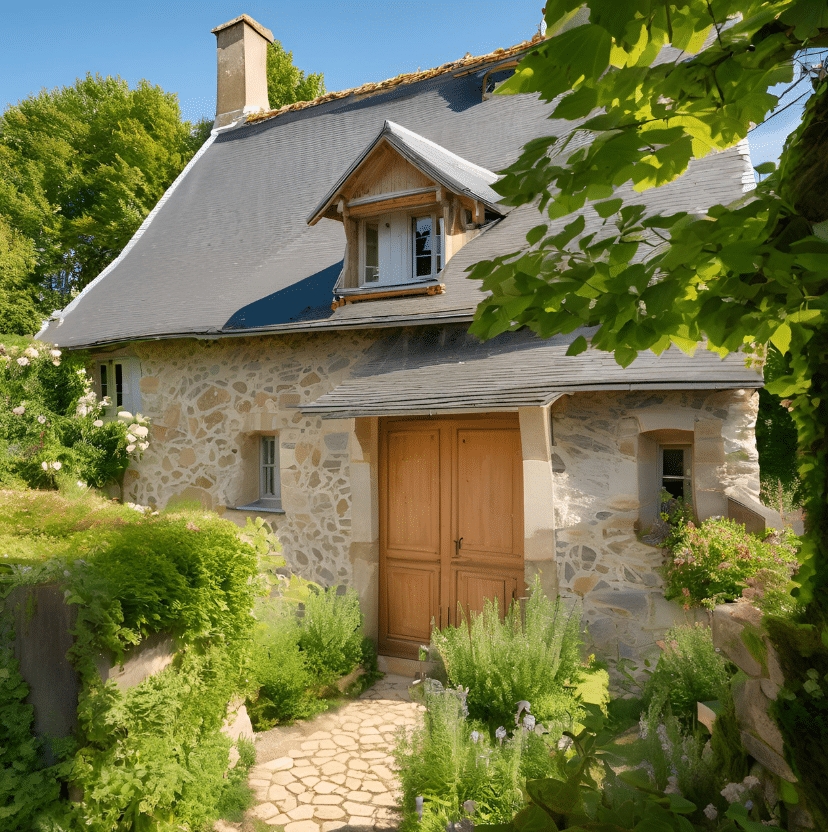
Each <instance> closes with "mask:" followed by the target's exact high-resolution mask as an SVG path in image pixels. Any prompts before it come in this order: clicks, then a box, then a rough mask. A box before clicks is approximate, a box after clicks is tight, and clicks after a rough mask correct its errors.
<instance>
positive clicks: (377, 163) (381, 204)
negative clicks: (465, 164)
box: [307, 128, 503, 225]
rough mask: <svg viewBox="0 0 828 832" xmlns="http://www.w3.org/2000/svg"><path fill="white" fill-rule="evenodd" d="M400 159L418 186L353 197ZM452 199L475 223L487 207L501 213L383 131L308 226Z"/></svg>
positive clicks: (431, 207) (425, 207) (431, 206)
mask: <svg viewBox="0 0 828 832" xmlns="http://www.w3.org/2000/svg"><path fill="white" fill-rule="evenodd" d="M400 160H401V161H402V162H404V163H406V164H407V165H409V166H410V167H411V168H413V169H414V170H415V171H417V173H418V174H419V176H420V177H421V179H423V180H424V182H422V183H421V186H420V187H414V188H404V189H401V190H397V191H391V192H386V193H380V194H374V195H371V196H354V194H355V193H356V190H357V186H358V185H360V184H362V185H364V184H365V183H366V182H370V181H371V180H375V179H378V178H379V177H381V176H382V175H383V173H384V171H385V170H386V168H387V167H388V166H389V165H390V164H393V163H394V162H395V161H400ZM454 198H457V199H459V201H460V203H461V204H462V205H463V207H464V208H468V209H469V210H470V211H472V213H473V215H474V217H475V222H482V221H483V220H482V216H483V214H484V213H485V209H486V208H488V209H490V210H492V211H494V212H496V213H498V214H501V215H502V214H503V208H502V207H501V206H499V205H497V204H496V203H493V202H490V201H488V200H485V199H482V198H479V197H478V196H477V195H475V194H473V193H471V194H470V193H467V192H466V191H464V190H462V189H461V188H459V187H455V186H454V183H452V182H450V181H448V180H446V179H445V178H444V177H443V176H440V174H439V171H437V170H431V169H429V166H426V165H424V164H422V162H421V160H420V159H418V158H416V157H414V156H412V155H411V154H410V153H407V152H406V148H405V146H399V145H398V144H396V143H395V142H394V141H393V140H391V139H389V136H388V134H386V132H385V128H384V129H383V131H382V132H381V133H380V135H379V136H378V137H377V138H376V139H375V140H374V142H373V143H372V144H371V145H369V146H368V147H367V148H366V149H365V151H364V153H363V154H362V155H361V156H360V157H359V158H358V159H356V161H355V162H354V163H353V164H352V165H351V167H350V168H349V169H348V170H347V171H346V172H345V174H343V176H342V177H341V178H340V180H339V182H338V183H337V185H335V186H334V188H333V189H332V190H331V191H330V192H329V194H328V196H327V198H326V199H325V200H324V202H323V203H322V204H321V205H320V206H319V207H318V208H317V209H316V210H315V211H314V213H313V214H312V215H311V216H310V217H308V219H307V223H308V225H316V223H318V222H319V220H321V219H322V218H323V217H324V218H327V219H332V220H338V221H340V222H343V221H344V220H345V219H346V218H348V217H351V218H354V219H358V218H361V217H371V216H377V215H380V214H388V213H391V212H393V211H406V210H413V209H423V210H434V209H437V208H438V207H440V206H441V205H443V204H445V202H446V201H447V200H448V201H451V200H452V199H454ZM478 218H480V219H478Z"/></svg>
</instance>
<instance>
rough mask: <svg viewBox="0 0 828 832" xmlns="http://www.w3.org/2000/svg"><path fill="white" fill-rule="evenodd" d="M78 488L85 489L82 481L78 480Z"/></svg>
mask: <svg viewBox="0 0 828 832" xmlns="http://www.w3.org/2000/svg"><path fill="white" fill-rule="evenodd" d="M78 488H86V483H85V482H84V481H83V480H78Z"/></svg>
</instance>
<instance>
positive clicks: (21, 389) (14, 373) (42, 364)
mask: <svg viewBox="0 0 828 832" xmlns="http://www.w3.org/2000/svg"><path fill="white" fill-rule="evenodd" d="M2 340H3V342H4V343H0V482H13V481H22V482H23V483H25V484H26V485H29V486H31V487H34V488H54V487H55V486H56V485H57V482H58V480H59V479H61V478H65V479H66V480H67V481H71V482H76V481H79V482H80V483H82V484H84V485H92V486H95V487H98V488H100V487H103V486H104V485H106V484H108V483H111V482H116V483H120V481H121V479H122V477H123V474H124V471H125V470H126V468H127V465H128V464H129V461H130V458H138V457H140V455H141V454H142V453H143V451H145V450H146V448H147V447H148V437H149V428H148V426H147V423H146V420H145V419H144V418H143V417H142V416H141V415H140V414H138V415H136V416H135V417H133V416H132V414H131V413H126V412H123V413H119V414H118V417H119V418H118V419H117V420H116V421H109V422H105V421H104V420H103V419H102V418H101V415H102V412H103V409H104V407H105V406H106V405H107V404H109V402H108V401H107V400H104V401H99V400H98V398H97V396H96V394H95V391H94V390H93V389H92V383H91V381H90V379H89V378H88V376H87V375H86V370H85V367H84V363H85V357H84V356H83V355H81V354H78V353H73V354H72V355H70V356H65V355H63V354H62V353H61V351H60V350H59V349H57V348H56V347H54V346H52V345H50V344H43V343H40V342H37V341H34V342H32V341H28V340H26V339H23V338H20V337H17V336H3V338H2Z"/></svg>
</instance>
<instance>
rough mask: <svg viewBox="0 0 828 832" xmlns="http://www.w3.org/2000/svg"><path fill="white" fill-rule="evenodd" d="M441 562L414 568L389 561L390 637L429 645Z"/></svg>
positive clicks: (387, 579) (387, 587)
mask: <svg viewBox="0 0 828 832" xmlns="http://www.w3.org/2000/svg"><path fill="white" fill-rule="evenodd" d="M439 579H440V569H439V564H434V565H432V566H431V567H429V566H425V565H424V566H422V567H419V568H418V567H411V566H408V565H402V564H397V563H389V564H388V565H387V566H386V569H385V586H386V593H385V596H386V599H387V612H388V639H389V640H403V641H413V642H416V643H417V644H418V645H420V644H428V642H429V640H430V639H431V619H432V617H433V611H436V609H437V605H438V600H439V599H438V595H439V584H440V581H439Z"/></svg>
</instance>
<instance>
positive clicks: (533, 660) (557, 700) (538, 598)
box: [432, 580, 582, 730]
mask: <svg viewBox="0 0 828 832" xmlns="http://www.w3.org/2000/svg"><path fill="white" fill-rule="evenodd" d="M580 624H581V617H580V609H579V608H577V607H573V608H571V609H567V608H566V606H565V605H564V604H563V602H562V601H561V600H560V599H557V600H555V601H551V600H550V599H548V598H547V597H546V596H545V595H544V594H543V592H542V591H541V589H540V583H539V581H538V580H536V581H535V584H534V586H533V589H532V593H531V596H530V597H529V600H528V601H527V603H526V610H525V621H523V622H522V621H521V613H520V609H519V607H518V606H517V605H516V604H514V603H513V604H512V605H511V606H510V607H509V610H508V611H507V612H506V615H505V616H504V618H503V620H502V621H501V618H500V611H499V609H498V605H497V601H489V600H487V601H486V603H485V606H484V609H483V612H481V613H479V614H477V615H473V616H472V619H471V622H470V623H469V622H467V621H466V620H465V619H464V620H463V621H462V623H461V624H460V626H459V627H446V628H444V629H443V630H435V631H434V633H433V634H432V644H433V645H434V647H435V648H436V649H437V651H438V652H439V653H440V656H441V658H442V661H443V664H444V665H445V670H446V674H447V676H448V680H449V683H450V684H452V685H454V686H459V687H463V688H468V689H469V699H468V707H469V713H470V714H471V716H472V718H474V719H479V720H481V721H483V722H485V723H487V724H488V725H489V726H490V729H491V730H494V728H496V727H497V726H499V725H508V724H509V722H510V721H513V720H514V716H515V711H516V709H517V703H518V702H520V701H522V700H524V701H527V702H530V703H531V706H532V714H533V716H535V718H536V719H538V720H539V721H540V722H543V723H544V724H547V723H548V722H561V721H562V722H564V723H566V725H565V727H569V722H570V721H571V719H572V718H573V717H575V715H576V714H577V709H578V705H577V702H576V701H575V699H574V698H573V695H572V686H574V685H575V683H576V682H577V681H578V680H579V678H580V675H581V650H582V641H581V637H580Z"/></svg>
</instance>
